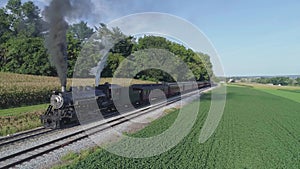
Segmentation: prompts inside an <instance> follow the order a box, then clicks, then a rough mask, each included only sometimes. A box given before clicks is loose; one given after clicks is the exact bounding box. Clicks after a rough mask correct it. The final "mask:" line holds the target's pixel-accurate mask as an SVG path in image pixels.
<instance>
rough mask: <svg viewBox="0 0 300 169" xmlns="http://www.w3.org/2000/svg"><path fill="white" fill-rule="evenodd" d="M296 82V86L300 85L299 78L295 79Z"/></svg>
mask: <svg viewBox="0 0 300 169" xmlns="http://www.w3.org/2000/svg"><path fill="white" fill-rule="evenodd" d="M296 82H297V84H298V85H300V78H299V77H298V78H297V79H296Z"/></svg>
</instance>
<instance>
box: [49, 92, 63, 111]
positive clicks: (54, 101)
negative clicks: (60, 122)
mask: <svg viewBox="0 0 300 169" xmlns="http://www.w3.org/2000/svg"><path fill="white" fill-rule="evenodd" d="M50 103H51V105H52V106H53V108H54V109H60V108H62V106H63V104H64V99H63V97H62V96H60V95H52V96H51V100H50Z"/></svg>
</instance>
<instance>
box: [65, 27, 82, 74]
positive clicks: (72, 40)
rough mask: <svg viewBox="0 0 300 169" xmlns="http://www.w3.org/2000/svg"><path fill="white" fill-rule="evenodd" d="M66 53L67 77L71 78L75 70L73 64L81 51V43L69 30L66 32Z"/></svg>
mask: <svg viewBox="0 0 300 169" xmlns="http://www.w3.org/2000/svg"><path fill="white" fill-rule="evenodd" d="M67 43H68V46H67V53H68V73H67V76H68V77H70V78H71V77H73V72H74V68H75V64H76V61H77V58H78V56H79V55H80V51H81V49H82V45H81V44H82V43H81V41H80V39H77V38H76V35H75V34H74V33H73V32H72V31H71V30H69V31H68V32H67Z"/></svg>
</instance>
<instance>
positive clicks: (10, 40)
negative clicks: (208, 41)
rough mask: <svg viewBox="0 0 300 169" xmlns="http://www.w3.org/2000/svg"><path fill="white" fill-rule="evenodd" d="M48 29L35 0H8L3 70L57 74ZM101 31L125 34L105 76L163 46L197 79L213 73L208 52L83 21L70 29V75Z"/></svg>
mask: <svg viewBox="0 0 300 169" xmlns="http://www.w3.org/2000/svg"><path fill="white" fill-rule="evenodd" d="M47 30H48V26H47V23H46V22H45V21H44V20H43V18H42V12H41V10H40V9H39V8H38V7H37V6H36V5H35V4H34V3H33V2H32V1H28V2H24V3H22V2H21V0H9V1H8V2H7V5H6V6H5V7H2V8H1V9H0V71H2V72H14V73H20V74H32V75H44V76H57V73H56V70H55V68H54V66H53V65H51V64H50V62H49V56H48V54H47V50H46V48H45V46H44V40H45V36H47ZM99 31H102V32H103V31H106V32H107V33H109V34H111V35H113V36H122V37H123V38H122V39H121V40H120V41H118V43H116V44H115V45H114V47H113V48H112V49H111V50H110V51H109V57H108V60H107V66H106V67H105V69H104V70H103V72H102V76H104V77H112V76H113V75H114V73H115V71H116V69H117V68H118V67H119V65H120V64H121V63H122V61H123V60H124V59H125V58H127V57H129V56H130V55H131V54H133V53H136V52H138V51H141V50H146V49H152V48H156V49H164V50H166V51H169V52H171V53H173V54H174V55H175V56H177V57H179V58H180V59H181V60H183V61H184V62H185V63H186V64H187V65H188V67H189V69H190V70H191V71H192V72H193V74H194V76H195V77H196V80H209V79H210V77H213V71H212V64H211V62H210V58H209V56H208V55H206V54H203V53H200V52H194V51H193V50H191V49H187V48H186V47H185V46H183V45H180V44H178V43H175V42H171V41H170V40H168V39H166V38H163V37H157V36H144V37H141V38H138V39H134V37H132V36H126V35H124V34H123V33H122V32H121V30H120V29H118V28H113V29H112V30H110V29H108V28H107V27H106V26H105V24H99V26H97V27H95V28H91V27H89V26H88V24H87V23H86V22H83V21H81V22H79V23H75V24H72V25H70V26H69V28H68V31H67V43H68V45H67V53H68V77H72V76H73V73H74V72H73V71H74V67H75V64H76V61H77V59H78V58H79V56H80V53H81V51H82V50H83V47H84V46H85V45H86V44H87V42H88V38H89V37H90V36H91V35H93V34H95V33H96V32H99ZM83 64H85V63H83ZM86 64H87V66H93V65H88V63H86ZM80 74H81V75H82V76H89V71H88V70H82V72H80ZM135 78H137V79H145V80H153V81H174V79H173V78H171V77H170V75H168V74H166V73H165V72H163V71H160V70H145V71H143V72H139V73H138V74H137V75H136V76H135Z"/></svg>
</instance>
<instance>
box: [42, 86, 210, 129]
mask: <svg viewBox="0 0 300 169" xmlns="http://www.w3.org/2000/svg"><path fill="white" fill-rule="evenodd" d="M206 87H211V83H210V82H196V83H191V82H178V83H162V84H134V85H131V86H129V87H122V86H119V85H116V84H109V83H105V84H102V85H99V86H96V87H89V86H86V87H71V88H70V90H69V91H65V88H63V89H62V92H56V91H55V92H53V93H52V96H51V99H50V105H49V106H48V108H47V110H46V112H45V113H44V114H43V115H42V116H41V122H42V124H43V125H44V127H45V128H52V129H57V128H64V127H66V126H69V125H75V124H78V123H79V119H78V118H79V117H78V113H76V110H77V109H76V107H83V108H81V110H86V112H89V111H95V110H90V109H89V107H94V106H90V105H91V104H93V103H97V109H98V110H100V113H102V115H103V116H104V117H108V116H109V115H111V114H116V113H117V112H118V111H117V110H119V109H117V108H116V107H118V108H120V107H123V108H124V109H126V107H128V105H132V106H134V108H138V107H142V106H146V105H149V104H150V103H152V102H153V101H157V102H158V101H159V100H161V99H163V97H164V98H170V97H174V96H177V95H180V94H183V93H188V92H191V91H195V90H198V89H201V88H206ZM154 90H156V91H160V92H152V91H154ZM126 93H127V95H126ZM128 93H129V94H128ZM155 93H156V94H155ZM162 94H163V95H162ZM125 95H126V96H129V99H128V97H127V98H125V97H124V96H125ZM150 95H151V96H150ZM74 98H76V99H74ZM116 104H118V105H116ZM81 114H82V113H81Z"/></svg>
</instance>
